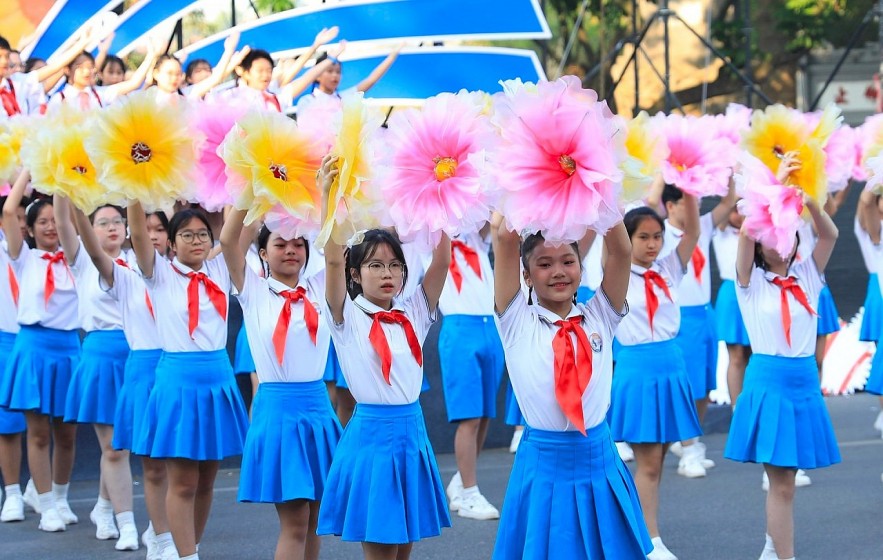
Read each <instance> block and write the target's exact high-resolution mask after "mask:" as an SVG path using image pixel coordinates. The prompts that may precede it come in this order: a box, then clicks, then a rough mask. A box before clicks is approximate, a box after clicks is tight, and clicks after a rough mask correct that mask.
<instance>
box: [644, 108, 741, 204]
mask: <svg viewBox="0 0 883 560" xmlns="http://www.w3.org/2000/svg"><path fill="white" fill-rule="evenodd" d="M654 118H655V119H656V121H657V123H658V126H659V127H660V128H661V130H662V133H663V136H664V137H665V139H666V144H667V145H668V150H669V155H668V158H667V159H666V160H664V161H663V162H662V178H663V180H665V182H666V183H668V184H670V185H674V186H676V187H678V188H679V189H681V190H682V191H684V192H686V193H689V194H692V195H695V196H708V195H717V196H723V195H725V194H727V189H728V188H729V185H730V176H731V175H732V173H733V165H734V164H735V161H734V156H733V154H734V153H735V152H734V150H733V145H732V144H731V142H730V141H729V140H728V139H725V138H722V137H720V136H718V134H717V130H718V129H717V127H716V126H715V119H714V118H713V117H684V116H681V115H668V116H667V117H666V116H664V115H657V116H656V117H654Z"/></svg>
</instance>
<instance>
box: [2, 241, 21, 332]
mask: <svg viewBox="0 0 883 560" xmlns="http://www.w3.org/2000/svg"><path fill="white" fill-rule="evenodd" d="M0 237H2V236H0ZM0 243H3V244H4V245H5V243H6V241H0ZM13 282H14V283H15V286H16V287H15V289H16V290H19V289H20V288H19V281H18V276H16V274H15V269H14V268H13V267H12V263H11V262H9V255H8V254H7V253H6V251H5V250H3V251H0V332H5V333H13V334H15V333H17V332H18V331H19V327H18V321H17V320H16V319H17V316H18V305H17V304H16V302H15V298H14V297H13Z"/></svg>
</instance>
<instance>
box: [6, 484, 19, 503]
mask: <svg viewBox="0 0 883 560" xmlns="http://www.w3.org/2000/svg"><path fill="white" fill-rule="evenodd" d="M4 490H6V498H7V499H9V497H10V496H21V484H10V485H9V486H6V487H5V488H4Z"/></svg>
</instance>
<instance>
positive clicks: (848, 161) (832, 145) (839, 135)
mask: <svg viewBox="0 0 883 560" xmlns="http://www.w3.org/2000/svg"><path fill="white" fill-rule="evenodd" d="M856 149H857V148H856V142H855V131H854V130H853V129H852V128H850V127H849V126H846V125H844V126H841V127H840V128H838V129H837V130H835V131H834V132H833V133H832V134H831V136H830V138H828V142H827V144H825V148H824V151H825V175H827V177H828V192H832V193H833V192H837V191H842V190H843V189H845V188H846V186H847V185H848V184H849V179H850V178H851V177H852V172H853V167H854V165H855V161H856V158H857V156H856Z"/></svg>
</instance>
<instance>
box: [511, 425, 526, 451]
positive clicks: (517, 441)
mask: <svg viewBox="0 0 883 560" xmlns="http://www.w3.org/2000/svg"><path fill="white" fill-rule="evenodd" d="M523 435H524V430H523V429H521V430H515V431H514V432H513V433H512V441H511V442H509V453H515V452H516V451H518V446H519V445H521V436H523Z"/></svg>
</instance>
